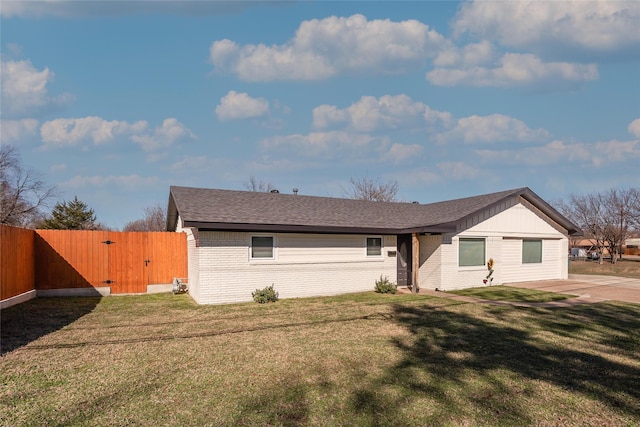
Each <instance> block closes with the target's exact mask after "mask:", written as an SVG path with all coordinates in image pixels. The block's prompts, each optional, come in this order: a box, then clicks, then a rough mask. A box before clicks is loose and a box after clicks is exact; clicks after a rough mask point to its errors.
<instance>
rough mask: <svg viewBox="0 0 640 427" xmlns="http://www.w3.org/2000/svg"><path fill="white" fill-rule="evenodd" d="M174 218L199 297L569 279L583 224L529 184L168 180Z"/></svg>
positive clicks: (205, 300) (212, 299)
mask: <svg viewBox="0 0 640 427" xmlns="http://www.w3.org/2000/svg"><path fill="white" fill-rule="evenodd" d="M167 229H168V230H170V231H182V232H186V233H187V240H188V250H189V293H190V294H191V296H192V297H193V298H194V300H195V301H196V302H198V303H201V304H217V303H230V302H240V301H250V300H251V299H252V298H251V292H252V291H254V290H256V289H262V288H264V287H265V286H268V285H274V287H275V289H276V290H277V291H278V292H279V293H280V296H281V297H282V298H293V297H307V296H319V295H335V294H341V293H347V292H360V291H369V290H372V289H373V286H374V282H375V280H376V279H378V278H379V277H380V276H386V277H388V278H389V279H390V280H391V281H394V282H397V283H398V285H399V286H408V287H410V288H412V289H414V290H418V289H419V288H423V289H425V288H428V289H439V290H454V289H461V288H469V287H476V286H484V285H485V284H484V283H483V279H484V278H485V277H486V275H487V274H488V271H487V266H486V264H487V262H488V260H489V259H490V258H492V259H493V260H494V262H495V265H494V270H495V271H494V273H493V278H494V280H493V284H494V285H495V284H501V283H509V282H521V281H531V280H545V279H566V278H567V253H568V236H569V235H571V234H573V233H576V232H578V231H579V230H578V228H577V227H576V226H575V225H574V224H572V223H571V222H570V221H569V220H567V219H566V218H565V217H564V216H562V215H561V214H560V213H558V212H557V211H556V210H555V209H553V208H552V207H551V206H550V205H549V204H547V203H546V202H545V201H544V200H542V199H541V198H540V197H539V196H537V195H536V194H535V193H534V192H532V191H531V190H530V189H528V188H519V189H515V190H509V191H502V192H498V193H492V194H486V195H481V196H475V197H468V198H464V199H457V200H451V201H446V202H439V203H431V204H426V205H421V204H416V203H383V202H369V201H361V200H350V199H339V198H328V197H313V196H302V195H293V194H280V193H259V192H247V191H229V190H217V189H204V188H189V187H171V189H170V193H169V205H168V218H167Z"/></svg>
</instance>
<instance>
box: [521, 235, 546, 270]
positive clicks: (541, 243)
mask: <svg viewBox="0 0 640 427" xmlns="http://www.w3.org/2000/svg"><path fill="white" fill-rule="evenodd" d="M525 242H540V261H535V262H525V261H524V244H525ZM543 254H544V239H522V244H521V245H520V263H521V264H522V265H530V264H542V259H543Z"/></svg>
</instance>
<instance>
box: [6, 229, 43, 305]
mask: <svg viewBox="0 0 640 427" xmlns="http://www.w3.org/2000/svg"><path fill="white" fill-rule="evenodd" d="M34 236H35V232H34V231H33V230H25V229H24V228H16V227H10V226H7V225H0V301H1V300H5V299H7V298H11V297H15V296H16V295H20V294H24V293H25V292H29V291H32V290H34V289H35V288H34V267H35V266H34V262H33V255H34V252H33V242H34Z"/></svg>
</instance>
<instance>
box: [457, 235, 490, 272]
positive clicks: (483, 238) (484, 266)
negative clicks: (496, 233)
mask: <svg viewBox="0 0 640 427" xmlns="http://www.w3.org/2000/svg"><path fill="white" fill-rule="evenodd" d="M465 240H482V241H484V254H483V255H482V258H483V259H484V261H483V262H482V264H478V265H460V252H461V251H460V244H461V242H462V241H465ZM457 249H458V268H459V269H461V270H478V269H481V268H486V266H487V238H486V237H475V236H465V237H458V247H457Z"/></svg>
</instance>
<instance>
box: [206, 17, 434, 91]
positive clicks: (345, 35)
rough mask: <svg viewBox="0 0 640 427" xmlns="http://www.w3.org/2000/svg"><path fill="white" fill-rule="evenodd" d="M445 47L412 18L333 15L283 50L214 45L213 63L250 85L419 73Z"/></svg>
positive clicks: (306, 26) (312, 23)
mask: <svg viewBox="0 0 640 427" xmlns="http://www.w3.org/2000/svg"><path fill="white" fill-rule="evenodd" d="M445 44H446V39H445V38H444V37H442V36H441V35H440V34H438V33H437V32H436V31H434V30H430V29H429V27H428V26H427V25H425V24H423V23H421V22H419V21H417V20H413V19H412V20H406V21H401V22H393V21H391V20H389V19H386V20H372V21H368V20H367V18H366V17H365V16H363V15H353V16H350V17H336V16H332V17H328V18H325V19H312V20H309V21H304V22H302V23H301V24H300V26H299V27H298V30H297V31H296V34H295V36H294V38H293V39H292V40H290V41H289V42H288V43H286V44H282V45H272V46H266V45H264V44H259V45H251V44H249V45H244V46H239V45H238V44H236V43H235V42H233V41H231V40H226V39H225V40H219V41H215V42H214V43H212V45H211V47H210V60H211V63H212V64H213V65H214V68H215V69H216V70H217V71H221V72H231V73H235V74H237V75H238V77H239V78H240V79H242V80H246V81H271V80H319V79H326V78H329V77H332V76H335V75H337V74H340V73H344V72H358V73H381V74H387V73H400V72H404V71H405V70H407V69H415V68H418V67H420V66H422V65H423V64H424V61H425V59H426V58H428V57H432V56H435V55H436V54H437V52H438V50H440V48H441V47H442V46H444V45H445Z"/></svg>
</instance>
